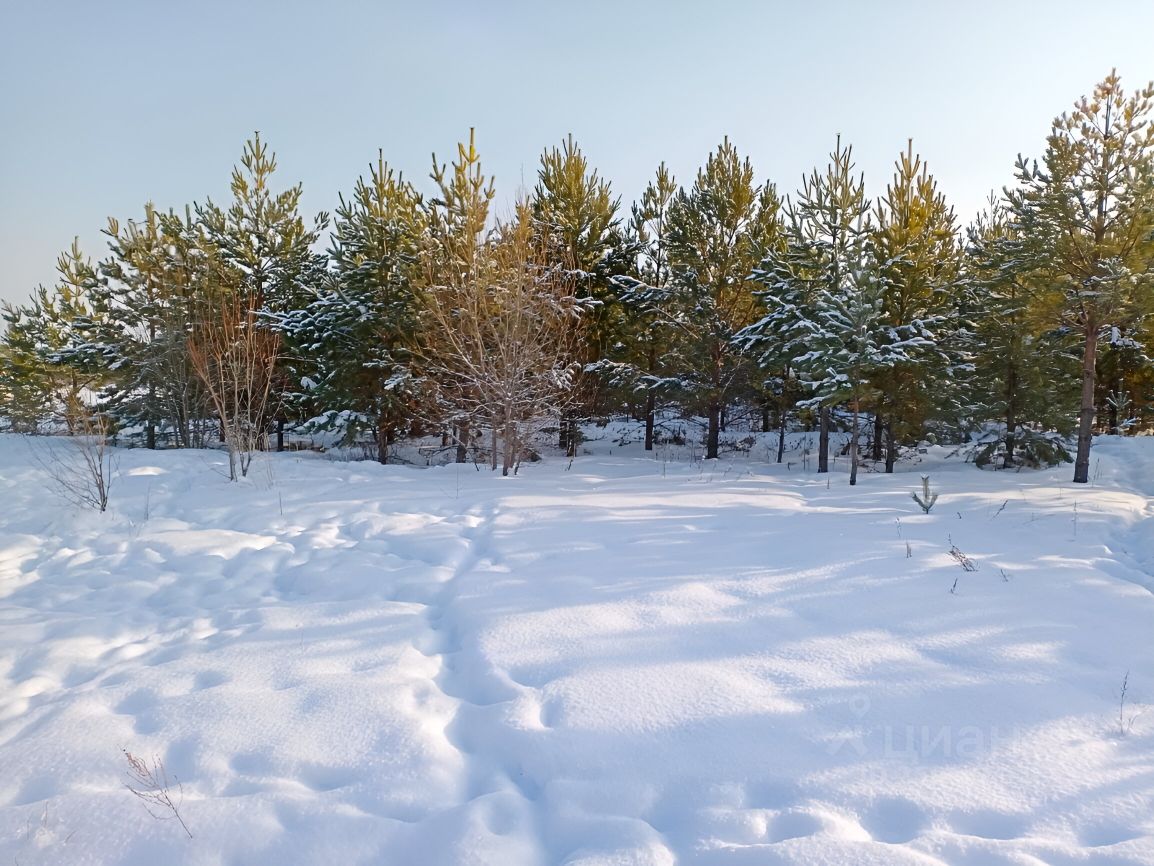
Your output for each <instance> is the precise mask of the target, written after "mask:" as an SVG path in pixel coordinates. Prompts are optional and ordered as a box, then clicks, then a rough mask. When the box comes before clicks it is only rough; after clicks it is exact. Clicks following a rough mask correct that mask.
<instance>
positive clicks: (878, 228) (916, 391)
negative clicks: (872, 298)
mask: <svg viewBox="0 0 1154 866" xmlns="http://www.w3.org/2000/svg"><path fill="white" fill-rule="evenodd" d="M871 240H872V243H873V244H874V247H875V250H876V255H877V258H878V261H879V263H880V266H881V278H882V281H883V284H884V286H885V291H884V296H883V297H884V304H883V321H884V322H885V323H886V324H889V325H891V326H893V327H895V328H913V329H915V330H916V331H918V332H919V333H921V334H922V336H923V337H925V338H926V341H927V342H926V343H925V344H924V348H923V349H922V351H911V352H910V353H909V354H908V356H907V358H906V359H905V360H903V361H902V362H901V363H897V364H895V365H894V366H893V367H892V368H891V369H890V370H889V371H888V372H887V373H886V375H885V376H883V377H882V378H881V379H879V381H878V387H879V405H878V406H877V407H875V418H876V420H877V423H876V425H875V436H874V453H875V457H876V456H877V455H878V452H879V451H880V446H881V441H880V439H881V436H880V434H881V431H882V423H881V421H882V417H883V411H884V413H885V415H887V416H888V423H886V424H885V431H886V439H887V448H886V472H893V470H894V460H895V457H896V447H895V445H896V440H897V439H899V438H912V439H915V440H916V439H918V438H920V437H921V434H922V432H923V430H924V427H925V423H926V420H927V418H929V417H930V416H931V415H932V414H933V412H934V411H935V409H938V408H944V407H945V406H946V405H947V404H948V403H949V401H950V399H951V393H952V392H954V391H955V389H954V388H952V387H951V384H952V383H953V382H954V381H955V379H956V373H957V363H951V358H950V356H949V355H948V354H947V349H948V348H950V345H951V342H956V341H951V340H950V337H951V332H952V331H953V330H954V329H955V327H956V324H957V322H956V316H955V315H954V313H955V312H956V307H955V306H954V303H953V301H954V298H955V296H956V289H957V286H958V282H959V267H960V255H959V244H958V237H957V227H956V225H955V222H954V212H953V209H952V208H950V207H949V206H948V205H947V204H946V202H945V198H944V197H943V196H942V194H941V193H940V192H939V191H938V188H937V182H936V181H935V180H934V178H933V176H932V175H931V174H930V173H929V169H928V168H927V167H926V165H925V163H923V162H922V160H921V157H920V156H917V155H915V154H914V150H913V141H912V140H911V141H910V142H909V143H908V146H907V149H906V151H905V153H903V154H901V156H900V157H899V158H898V160H897V163H896V165H895V171H894V177H893V180H892V181H891V183H890V184H889V186H888V187H887V188H886V194H885V195H884V196H883V197H882V198H881V199H879V200H878V202H877V203H876V205H875V207H874V223H873V230H872V238H871ZM953 360H954V361H955V362H957V361H960V360H961V358H959V357H958V353H956V352H955V357H954V358H953Z"/></svg>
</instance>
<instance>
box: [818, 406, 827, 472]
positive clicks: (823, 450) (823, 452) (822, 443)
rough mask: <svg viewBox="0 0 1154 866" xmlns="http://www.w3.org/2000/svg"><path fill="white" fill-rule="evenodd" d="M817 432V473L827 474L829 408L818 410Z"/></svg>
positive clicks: (824, 407) (823, 407)
mask: <svg viewBox="0 0 1154 866" xmlns="http://www.w3.org/2000/svg"><path fill="white" fill-rule="evenodd" d="M818 418H819V431H818V434H817V471H818V472H829V407H828V406H822V407H821V409H820V410H818Z"/></svg>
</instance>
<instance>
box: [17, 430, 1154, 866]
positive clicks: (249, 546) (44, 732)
mask: <svg viewBox="0 0 1154 866" xmlns="http://www.w3.org/2000/svg"><path fill="white" fill-rule="evenodd" d="M37 447H44V446H43V444H39V445H37ZM588 451H589V452H591V453H588V454H585V455H582V456H581V457H579V458H578V459H577V460H576V461H575V462H574V463H573V465H572V467H571V468H569V469H566V462H565V461H564V460H561V459H557V458H552V459H548V460H546V461H544V462H542V463H540V464H533V465H527V466H525V467H524V468H523V469H522V471H521V474H520V475H519V476H518V477H513V478H501V477H500V476H499V474H492V473H489V472H488V471H482V472H478V471H475V470H474V469H473V467H471V466H466V467H457V466H448V467H441V468H432V469H416V468H405V467H381V466H379V465H376V464H373V463H340V462H334V461H332V460H329V459H326V458H325V457H323V456H320V455H314V454H284V455H272V456H269V457H262V458H261V459H260V460H258V463H257V465H256V466H255V468H254V470H253V476H252V477H251V478H250V479H248V480H247V481H245V482H244V483H241V484H237V485H230V484H228V483H227V482H226V481H225V480H224V478H223V477H221V475H220V474H219V469H220V467H221V464H222V458H221V455H219V454H217V453H214V452H183V453H181V452H159V453H149V452H147V451H144V450H132V451H125V452H123V453H121V454H120V477H119V478H118V479H117V480H116V482H115V485H114V487H113V490H112V507H111V510H110V513H108V514H105V515H99V514H96V513H93V512H80V511H78V510H76V509H74V508H71V507H68V506H63V505H61V504H60V503H59V502H58V501H57V500H56V499H54V498H53V496H52V495H51V493H50V491H49V489H48V485H47V483H46V476H45V474H44V472H43V470H42V469H41V468H39V467H38V466H37V463H36V461H35V460H33V459H32V457H31V455H30V453H29V446H28V444H27V443H26V442H24V441H22V440H20V439H17V438H13V437H0V497H2V502H3V508H2V511H0V864H17V863H18V864H21V866H31V864H132V866H157V864H165V866H169V864H214V866H215V864H228V866H266V864H267V866H282V864H340V866H351V864H398V866H401V864H403V866H409V864H418V866H424V864H434V866H435V864H458V863H460V864H494V866H498V864H499V866H520V864H562V863H565V864H582V866H594V864H598V866H610V864H613V866H624V864H638V866H640V864H654V866H657V864H674V863H677V864H759V866H760V864H781V863H789V864H871V863H872V864H951V866H956V864H972V866H997V864H1023V866H1024V864H1035V866H1037V864H1051V866H1056V864H1139V863H1141V864H1154V712H1147V713H1143V712H1142V707H1143V703H1144V702H1150V703H1152V704H1154V595H1152V594H1151V591H1150V588H1151V587H1154V522H1151V518H1154V505H1152V503H1154V500H1152V499H1151V498H1150V497H1151V495H1154V438H1147V439H1140V440H1126V441H1102V442H1100V443H1098V444H1096V446H1095V451H1094V455H1093V458H1092V467H1093V468H1094V475H1095V482H1094V484H1092V485H1088V486H1086V485H1082V486H1075V485H1072V484H1070V483H1069V477H1070V471H1071V470H1070V467H1068V466H1065V467H1060V468H1058V469H1055V470H1053V471H1046V472H1038V473H1028V472H1023V473H1018V474H1014V473H1002V472H981V471H978V470H976V469H975V468H974V467H973V466H972V465H967V464H963V463H962V462H961V461H958V460H953V461H947V460H944V459H942V458H940V457H939V456H937V455H935V454H931V455H927V457H926V459H925V462H924V463H923V464H921V465H919V466H912V467H911V466H907V467H903V469H904V470H905V471H904V472H903V473H900V474H897V475H894V476H885V475H881V474H864V475H863V476H862V478H861V481H860V484H859V486H858V487H856V488H850V487H848V486H847V483H846V475H845V473H844V465H839V466H838V471H836V472H835V473H833V474H832V475H831V476H829V482H828V485H827V478H826V477H825V476H818V475H816V474H814V472H813V466H812V464H811V466H810V467H809V468H808V470H805V469H803V467H802V466H801V465H799V464H798V462H797V459H798V458H797V453H796V452H792V453H791V460H793V461H794V464H793V465H792V466H790V467H786V466H775V465H771V464H769V463H767V462H765V459H764V458H765V447H764V444H759V445H758V446H757V447H755V448H754V451H753V456H752V458H751V457H746V456H735V457H731V458H726V459H723V460H721V461H719V462H717V464H716V465H709V464H705V465H703V464H701V463H692V462H688V461H667V460H663V459H654V458H653V457H652V456H650V457H648V458H647V457H646V456H644V454H643V452H641V451H640V449H639V448H638V447H637V446H635V445H634V446H629V447H627V448H622V447H621V446H619V445H617V444H615V443H614V440H613V437H607V438H605V439H603V440H601V441H598V442H593V443H590V445H589V446H588ZM920 471H930V472H931V473H932V481H933V484H934V486H935V487H936V488H938V489H939V490H940V491H941V499H940V501H939V502H938V504H937V506H936V507H935V508H934V510H933V511H932V513H931V514H929V515H924V514H922V513H921V511H920V509H919V508H918V507H917V506H916V505H915V503H914V502H913V501H912V500H911V499H910V495H909V494H910V491H911V490H913V489H914V488H915V487H917V486H918V475H917V473H918V472H920ZM951 544H952V545H955V546H956V548H957V550H958V551H959V552H961V553H963V554H964V555H965V556H967V557H968V558H969V559H970V560H971V561H972V562H973V563H974V564H976V565H977V570H976V571H972V572H971V571H965V570H963V568H962V567H961V565H960V564H959V562H958V561H957V560H956V559H955V558H953V557H951V555H950V547H951ZM951 590H952V591H951ZM1127 671H1128V672H1129V681H1128V691H1127V695H1126V702H1125V706H1124V707H1123V709H1122V719H1121V727H1122V728H1125V729H1126V731H1125V734H1123V733H1122V732H1121V731H1120V730H1119V728H1120V722H1119V693H1120V689H1121V686H1122V681H1123V676H1124V675H1125V674H1126V673H1127ZM1135 716H1136V718H1134V717H1135ZM122 750H127V751H129V752H131V753H133V754H136V755H139V756H141V757H144V758H147V759H148V760H150V761H151V760H152V759H153V758H154V757H155V758H158V759H159V760H160V761H161V762H162V763H163V765H164V767H165V768H166V770H167V772H168V774H169V775H170V776H171V777H173V778H175V779H178V780H179V789H178V786H177V785H176V784H175V783H174V784H173V785H172V789H171V790H172V798H173V801H174V803H175V804H176V805H177V806H178V809H179V812H180V814H181V817H182V818H183V819H184V821H185V822H186V823H187V825H188V828H189V830H190V831H191V833H192V838H189V837H188V836H186V835H185V833H184V831H183V830H182V829H181V827H180V825H179V824H178V823H177V822H176V821H173V820H154V819H153V818H152V817H150V815H149V812H148V811H147V810H146V808H145V807H146V804H145V803H144V802H143V801H141V800H139V799H137V798H136V797H134V796H133V795H132V794H131V793H130V792H129V791H128V790H126V788H125V782H126V781H127V777H126V774H125V771H126V769H127V764H126V762H125V757H124V754H123V752H122ZM160 814H161V815H162V817H163V814H164V813H163V811H162V812H161V813H160Z"/></svg>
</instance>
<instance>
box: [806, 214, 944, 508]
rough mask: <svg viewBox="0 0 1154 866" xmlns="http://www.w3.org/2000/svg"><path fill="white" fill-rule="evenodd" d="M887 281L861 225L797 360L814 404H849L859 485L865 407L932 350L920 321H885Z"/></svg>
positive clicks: (853, 480)
mask: <svg viewBox="0 0 1154 866" xmlns="http://www.w3.org/2000/svg"><path fill="white" fill-rule="evenodd" d="M885 294H886V285H885V283H884V282H883V280H882V277H881V265H880V263H879V262H878V260H877V258H876V254H875V252H874V250H873V248H872V243H871V241H870V239H869V236H868V231H867V230H864V229H861V228H859V229H858V230H857V231H855V232H854V235H853V241H852V243H850V244H849V245H848V246H847V247H846V248H845V259H844V260H843V262H842V267H841V268H839V274H838V282H837V283H834V284H832V285H827V286H824V287H822V288H821V289H819V291H818V293H817V297H816V298H815V303H814V306H813V314H812V317H811V318H809V319H808V320H807V321H805V322H804V324H803V327H804V328H805V329H806V330H807V331H808V332H809V333H808V335H807V336H806V337H805V338H804V342H805V344H806V345H807V346H808V347H809V351H808V352H806V353H805V354H804V355H801V356H799V357H798V358H796V359H795V361H794V363H795V365H796V366H797V368H798V370H799V371H801V373H802V375H803V377H804V378H805V379H806V380H808V381H809V382H810V384H811V386H812V388H813V394H812V396H811V397H810V399H809V402H810V403H811V404H813V405H815V406H833V405H836V404H838V403H841V402H848V403H849V408H850V413H851V419H852V420H851V426H850V441H849V458H850V474H849V483H850V485H854V484H857V468H858V440H859V436H858V434H859V426H860V424H859V421H860V417H861V411H862V407H863V406H864V405H866V404H868V403H871V402H874V401H875V400H876V397H877V394H878V391H879V388H880V383H881V381H882V379H883V377H885V376H886V374H888V373H891V372H892V370H893V369H894V367H896V366H897V365H899V364H913V363H916V358H917V356H918V354H919V353H920V352H923V351H924V350H926V349H927V348H932V343H931V342H930V341H929V340H928V339H927V338H926V337H925V336H923V332H922V330H921V328H920V327H918V326H917V325H893V324H891V323H889V322H887V321H886V320H885Z"/></svg>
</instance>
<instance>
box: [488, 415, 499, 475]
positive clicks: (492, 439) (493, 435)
mask: <svg viewBox="0 0 1154 866" xmlns="http://www.w3.org/2000/svg"><path fill="white" fill-rule="evenodd" d="M489 443H490V450H489V471H490V472H496V471H497V425H496V424H494V425H493V429H492V430H491V431H490V435H489Z"/></svg>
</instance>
